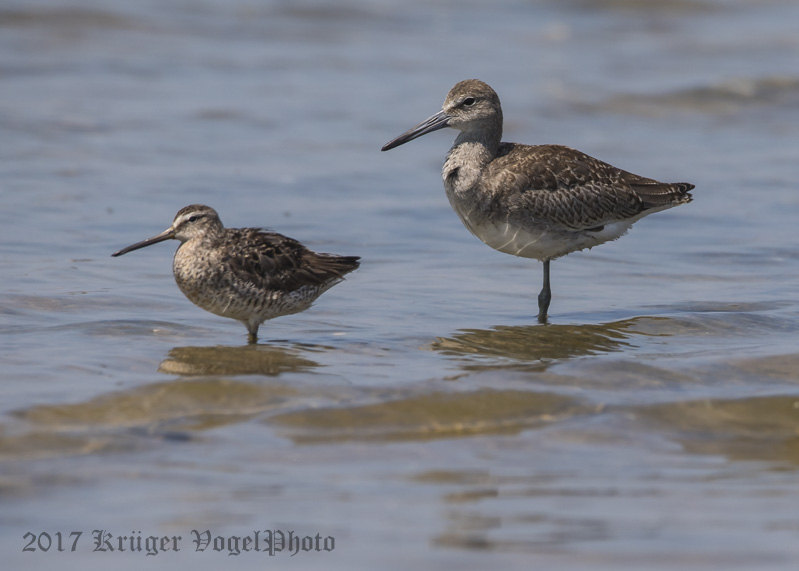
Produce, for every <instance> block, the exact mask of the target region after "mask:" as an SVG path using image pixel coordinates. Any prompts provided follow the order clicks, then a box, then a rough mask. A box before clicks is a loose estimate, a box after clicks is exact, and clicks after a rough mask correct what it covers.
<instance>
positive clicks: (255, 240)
mask: <svg viewBox="0 0 799 571" xmlns="http://www.w3.org/2000/svg"><path fill="white" fill-rule="evenodd" d="M228 236H229V238H230V239H232V240H235V241H236V243H237V244H238V247H235V248H229V250H230V254H229V258H228V260H227V261H226V263H227V264H228V266H229V268H230V270H231V271H232V272H233V273H234V274H235V275H236V277H237V278H238V279H240V280H242V281H245V282H249V283H252V284H253V285H255V286H256V287H257V288H259V289H262V290H270V291H274V290H280V291H287V292H290V291H294V290H297V289H299V288H301V287H303V286H322V285H324V284H326V283H328V282H330V281H331V280H338V279H341V278H342V277H343V276H344V275H345V274H347V273H349V272H351V271H352V270H354V269H355V268H357V267H358V259H359V258H357V257H354V256H335V255H331V254H317V253H316V252H313V251H311V250H309V249H308V248H306V247H305V246H303V245H302V244H301V243H300V242H298V241H297V240H294V239H292V238H288V237H286V236H283V235H282V234H278V233H276V232H269V231H266V230H258V229H255V228H242V229H239V230H238V231H237V232H236V233H235V234H228Z"/></svg>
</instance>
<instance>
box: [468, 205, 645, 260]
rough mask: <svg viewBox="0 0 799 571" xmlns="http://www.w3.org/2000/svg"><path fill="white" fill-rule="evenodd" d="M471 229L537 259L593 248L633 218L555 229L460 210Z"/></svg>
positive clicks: (517, 253)
mask: <svg viewBox="0 0 799 571" xmlns="http://www.w3.org/2000/svg"><path fill="white" fill-rule="evenodd" d="M458 215H459V216H460V219H461V221H462V222H463V224H464V226H466V228H468V229H469V231H470V232H471V233H472V234H474V235H475V236H477V237H478V238H480V240H482V241H483V242H485V243H486V244H488V245H489V246H491V247H492V248H494V249H495V250H499V251H500V252H504V253H506V254H511V255H512V256H519V257H521V258H533V259H536V260H541V261H544V260H553V259H555V258H559V257H561V256H565V255H566V254H570V253H571V252H576V251H578V250H584V249H585V248H592V247H594V246H598V245H599V244H603V243H605V242H608V241H610V240H615V239H616V238H620V237H621V236H623V235H624V234H625V233H626V232H627V230H629V229H630V226H632V222H615V223H612V224H607V225H605V227H604V228H603V229H602V230H600V231H599V232H589V231H584V230H579V231H564V230H554V229H552V228H551V227H547V226H545V225H537V224H535V223H532V222H531V223H530V224H521V223H514V222H508V221H497V220H488V219H485V218H482V217H480V218H479V219H474V217H470V216H469V213H468V212H458Z"/></svg>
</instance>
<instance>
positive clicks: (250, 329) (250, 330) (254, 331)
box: [245, 323, 260, 344]
mask: <svg viewBox="0 0 799 571" xmlns="http://www.w3.org/2000/svg"><path fill="white" fill-rule="evenodd" d="M245 325H246V326H247V343H250V344H253V343H257V342H258V327H259V325H260V323H256V324H255V325H252V324H250V323H245Z"/></svg>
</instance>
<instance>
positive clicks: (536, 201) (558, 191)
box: [485, 143, 693, 230]
mask: <svg viewBox="0 0 799 571" xmlns="http://www.w3.org/2000/svg"><path fill="white" fill-rule="evenodd" d="M485 180H490V181H491V187H492V188H489V189H487V190H490V191H492V193H493V192H500V193H503V192H504V193H507V194H506V197H507V200H508V201H509V203H510V205H511V209H512V210H516V209H519V210H523V211H527V212H530V213H532V215H533V216H536V217H540V218H542V219H545V220H547V221H550V222H552V223H555V224H557V225H561V226H562V227H563V228H564V229H567V230H586V229H592V228H597V227H600V226H603V225H605V224H609V223H611V222H615V221H619V220H624V219H628V218H634V217H636V216H638V215H639V214H641V213H642V212H644V211H646V210H649V209H651V208H662V207H664V206H676V205H677V204H682V203H683V202H688V201H690V200H691V196H690V194H688V191H689V190H691V189H692V188H693V185H691V184H688V183H676V184H668V183H661V182H658V181H656V180H653V179H648V178H644V177H641V176H638V175H635V174H632V173H629V172H627V171H623V170H621V169H619V168H616V167H614V166H612V165H609V164H608V163H605V162H603V161H600V160H598V159H595V158H593V157H591V156H589V155H586V154H585V153H582V152H580V151H577V150H575V149H571V148H569V147H563V146H560V145H539V146H529V145H517V144H514V143H503V145H502V147H501V148H500V153H499V156H498V157H497V159H495V160H494V161H493V162H492V163H491V164H490V165H489V167H488V172H487V173H486V176H485Z"/></svg>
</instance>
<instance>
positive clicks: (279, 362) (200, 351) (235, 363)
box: [158, 345, 319, 377]
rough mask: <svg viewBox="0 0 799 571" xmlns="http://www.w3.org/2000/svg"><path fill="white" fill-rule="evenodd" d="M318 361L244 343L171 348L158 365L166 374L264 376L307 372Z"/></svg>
mask: <svg viewBox="0 0 799 571" xmlns="http://www.w3.org/2000/svg"><path fill="white" fill-rule="evenodd" d="M318 366H319V363H317V362H316V361H312V360H311V359H308V358H306V357H304V356H302V355H301V354H300V351H298V350H296V349H285V348H282V347H267V346H264V345H245V346H239V347H224V346H215V347H175V348H174V349H172V350H170V351H169V354H168V356H167V358H166V359H164V361H162V362H161V364H160V365H159V366H158V372H159V373H166V374H168V375H185V376H192V375H193V376H196V375H264V376H268V377H274V376H277V375H280V374H282V373H289V372H296V371H307V370H309V369H312V368H315V367H318Z"/></svg>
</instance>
